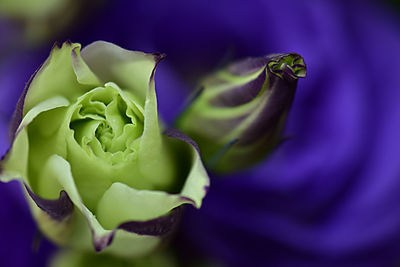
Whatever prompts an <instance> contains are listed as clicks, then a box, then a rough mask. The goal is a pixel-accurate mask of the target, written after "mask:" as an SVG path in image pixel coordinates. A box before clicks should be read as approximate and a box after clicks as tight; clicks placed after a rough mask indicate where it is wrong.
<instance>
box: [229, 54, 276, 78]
mask: <svg viewBox="0 0 400 267" xmlns="http://www.w3.org/2000/svg"><path fill="white" fill-rule="evenodd" d="M268 61H270V60H269V59H268V58H267V57H257V58H246V59H243V60H240V61H238V62H236V63H233V64H231V65H229V67H228V71H229V72H230V73H232V74H233V75H240V76H246V75H249V74H251V73H254V72H256V71H258V70H259V69H260V68H262V67H263V66H265V65H266V64H267V63H268Z"/></svg>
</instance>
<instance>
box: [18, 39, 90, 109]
mask: <svg viewBox="0 0 400 267" xmlns="http://www.w3.org/2000/svg"><path fill="white" fill-rule="evenodd" d="M79 47H80V44H72V43H70V42H65V43H64V44H63V45H62V46H61V47H59V46H58V45H57V44H56V45H54V47H53V50H52V51H51V53H50V56H49V57H48V58H47V60H46V61H45V63H44V64H43V65H42V66H41V67H40V69H39V70H38V72H37V73H36V75H35V77H34V78H33V80H32V82H31V83H30V86H29V88H28V90H27V92H26V96H25V98H24V100H22V101H23V102H24V107H23V115H25V114H26V113H27V112H28V111H29V110H30V109H32V108H33V107H34V106H36V105H37V104H38V103H40V102H43V101H44V100H46V99H49V98H52V97H54V96H63V97H65V98H67V99H68V100H70V101H72V100H74V99H76V98H77V97H78V96H79V95H82V94H83V93H85V92H86V91H87V90H89V89H90V88H92V87H91V86H88V85H84V84H80V83H79V82H78V80H77V77H76V74H75V72H74V69H73V67H72V59H71V54H72V50H74V49H79Z"/></svg>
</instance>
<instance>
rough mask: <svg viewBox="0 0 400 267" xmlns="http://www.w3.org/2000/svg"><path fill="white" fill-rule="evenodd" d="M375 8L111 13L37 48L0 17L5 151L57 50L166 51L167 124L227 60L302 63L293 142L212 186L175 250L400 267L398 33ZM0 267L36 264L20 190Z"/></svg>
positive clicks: (0, 222) (284, 4)
mask: <svg viewBox="0 0 400 267" xmlns="http://www.w3.org/2000/svg"><path fill="white" fill-rule="evenodd" d="M396 12H398V11H396V10H395V9H394V8H393V6H390V5H389V4H384V3H383V2H382V1H376V2H373V1H356V0H347V1H337V0H325V1H317V0H305V1H298V0H281V1H262V0H259V1H258V0H254V1H232V0H229V1H228V0H216V1H210V0H208V1H196V2H195V1H184V0H179V1H161V0H160V1H156V0H148V1H122V0H119V1H112V3H111V2H110V3H109V4H107V5H105V6H104V7H103V9H99V10H98V11H97V12H95V13H94V14H92V15H91V16H90V17H87V18H86V19H85V20H84V21H83V22H82V24H80V25H74V27H71V28H70V29H69V30H67V31H65V32H62V33H60V35H59V36H57V38H53V39H54V40H53V39H51V40H50V39H49V40H46V41H45V42H44V43H43V44H42V45H40V46H35V47H33V46H29V45H26V44H23V43H22V42H21V41H18V39H17V38H18V36H19V32H18V29H17V27H15V26H14V25H12V24H10V22H9V21H5V20H4V19H1V18H0V48H1V50H0V51H1V52H0V129H1V131H0V149H1V151H2V152H3V151H5V150H6V149H7V147H8V144H7V141H6V140H7V138H6V137H7V133H6V128H7V126H6V125H7V122H8V120H9V119H10V116H11V114H12V110H13V107H14V105H15V103H16V101H17V99H18V96H19V94H20V92H21V91H22V89H23V87H24V84H25V82H26V81H27V80H28V79H29V76H30V75H31V74H32V73H33V71H34V70H35V68H37V67H38V66H39V64H40V63H41V62H42V61H44V59H45V58H46V56H47V55H48V52H49V51H50V47H51V45H52V43H53V42H54V41H55V40H56V39H57V40H59V41H63V40H66V39H71V40H72V41H74V42H80V43H82V44H83V45H86V44H89V43H90V42H92V41H95V40H106V41H111V42H114V43H116V44H118V45H120V46H122V47H124V48H128V49H133V50H143V51H147V52H154V51H158V52H163V53H166V54H167V58H166V59H165V60H164V62H162V63H161V64H160V66H159V68H158V70H157V76H156V86H157V93H158V97H159V108H160V111H161V113H162V116H163V117H164V118H165V120H166V121H167V122H169V123H171V122H172V120H173V118H174V117H175V116H176V115H177V114H178V113H179V111H180V109H179V108H177V107H181V106H182V103H183V101H184V99H185V97H186V96H187V94H188V93H189V92H190V90H192V89H194V88H195V87H196V85H197V84H198V82H199V80H200V79H201V77H203V75H205V74H207V73H208V72H210V71H213V70H214V69H216V68H217V67H218V66H220V65H223V64H224V63H226V62H229V61H230V60H233V59H237V58H241V57H246V56H262V55H265V54H269V53H275V52H297V53H299V54H301V55H302V56H303V57H304V58H305V61H306V63H307V65H308V77H307V78H306V79H303V80H300V82H299V87H298V91H297V95H296V98H295V101H294V104H293V108H292V110H291V113H290V116H289V118H288V123H287V127H286V135H287V136H291V137H292V138H291V139H290V141H288V142H286V143H285V144H284V145H282V146H281V147H280V148H278V149H277V150H276V151H275V152H274V153H273V154H272V155H271V156H270V157H269V158H268V159H266V160H265V161H263V162H262V163H260V164H259V165H257V166H255V167H254V168H252V169H250V170H248V171H244V172H242V173H238V174H235V175H232V176H229V177H224V178H222V179H220V178H217V177H216V176H213V177H212V184H211V189H210V191H209V195H208V196H207V197H206V199H205V202H204V206H203V208H202V209H201V210H200V211H195V210H194V209H188V211H187V213H186V215H185V217H184V219H183V221H182V224H181V226H182V229H181V231H180V232H179V236H178V238H177V240H176V242H175V245H177V247H178V248H179V253H180V257H181V258H182V259H184V260H185V263H186V264H188V265H191V261H192V260H193V259H194V258H196V257H201V258H207V259H209V260H213V261H216V262H220V263H222V264H225V265H227V266H299V265H300V266H392V265H393V264H395V263H400V207H399V206H400V205H399V203H400V164H399V161H400V139H399V136H400V123H399V121H400V105H399V103H400V68H399V66H398V63H399V62H400V53H399V51H400V27H399V26H400V24H399V16H398V14H399V13H396ZM0 214H1V215H0V226H1V227H2V230H1V235H0V266H43V264H44V262H45V261H46V260H47V259H48V257H49V255H51V253H52V251H54V248H52V246H51V245H50V244H49V243H48V242H47V241H44V243H42V246H41V247H40V249H39V252H38V253H32V250H31V244H32V239H33V236H34V233H35V226H34V223H33V221H32V219H31V217H30V215H29V211H28V209H27V205H26V204H25V202H24V200H23V198H22V196H21V193H20V190H19V187H18V185H17V184H16V183H11V184H7V185H5V184H0Z"/></svg>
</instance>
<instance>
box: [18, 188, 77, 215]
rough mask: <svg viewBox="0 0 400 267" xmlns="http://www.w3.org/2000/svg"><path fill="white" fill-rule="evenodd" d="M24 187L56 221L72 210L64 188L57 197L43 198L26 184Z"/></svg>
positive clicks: (71, 204)
mask: <svg viewBox="0 0 400 267" xmlns="http://www.w3.org/2000/svg"><path fill="white" fill-rule="evenodd" d="M25 188H26V190H27V191H28V194H29V196H30V197H31V198H32V200H33V201H34V202H35V203H36V205H37V206H38V207H39V208H40V209H42V210H43V211H44V212H46V213H47V214H48V215H49V216H50V217H51V218H52V219H54V220H56V221H62V220H64V219H65V218H66V217H68V216H69V215H71V214H72V212H73V211H74V204H73V203H72V201H71V199H70V198H69V196H68V194H67V192H65V191H64V190H62V191H61V192H60V197H59V198H58V199H44V198H41V197H39V196H38V195H36V194H35V193H34V192H33V191H32V190H31V189H30V188H29V187H28V186H27V185H26V184H25Z"/></svg>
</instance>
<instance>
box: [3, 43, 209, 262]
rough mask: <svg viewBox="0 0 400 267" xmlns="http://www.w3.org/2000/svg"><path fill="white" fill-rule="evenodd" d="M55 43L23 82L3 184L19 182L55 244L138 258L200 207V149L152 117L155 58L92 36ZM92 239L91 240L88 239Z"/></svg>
mask: <svg viewBox="0 0 400 267" xmlns="http://www.w3.org/2000/svg"><path fill="white" fill-rule="evenodd" d="M80 48H81V46H80V44H72V43H70V42H66V43H64V44H63V45H62V46H59V45H55V46H54V48H53V50H52V51H51V54H50V56H49V58H48V59H47V60H46V61H45V62H44V63H43V65H42V66H41V67H40V68H39V69H38V70H37V71H36V73H35V74H34V75H33V76H32V77H31V79H30V81H29V82H28V84H27V86H26V88H25V90H24V92H23V93H22V96H21V98H20V100H19V102H18V104H17V108H16V110H15V113H14V117H13V121H12V125H11V139H12V145H11V147H10V150H9V151H8V153H7V154H6V155H5V156H4V158H3V160H2V162H1V180H2V181H9V180H12V179H18V180H20V181H21V182H22V183H23V184H24V186H25V188H26V191H27V194H28V195H29V197H28V199H29V200H30V207H31V209H32V212H33V215H34V217H35V219H36V220H37V222H38V223H39V227H40V229H41V231H42V232H43V233H44V234H45V235H46V236H47V237H49V238H50V239H51V240H53V241H55V242H56V243H58V244H61V245H69V246H74V247H78V248H86V249H89V248H93V246H94V248H95V250H97V251H102V250H104V249H106V251H109V252H114V253H116V254H119V255H129V256H135V255H142V254H144V253H146V252H148V251H149V250H151V249H152V248H154V247H155V246H157V245H158V244H159V243H160V241H161V239H162V238H161V237H164V236H166V235H168V234H169V233H170V232H171V231H172V230H173V228H174V226H175V224H176V222H177V220H178V218H179V215H180V213H181V210H182V206H183V205H184V204H191V205H193V206H195V207H197V208H199V207H200V205H201V202H202V199H203V197H204V196H205V194H206V191H207V188H208V185H209V180H208V176H207V173H206V171H205V169H204V168H203V165H202V163H201V160H200V156H199V152H198V149H197V147H196V145H195V143H194V142H193V141H191V140H190V139H189V138H188V137H186V136H185V135H184V134H182V133H180V132H178V131H175V130H172V129H168V130H165V132H164V133H163V132H162V130H161V129H160V128H161V127H162V126H161V125H160V123H159V120H158V114H157V101H156V92H155V84H154V75H155V69H156V67H157V65H158V63H159V62H160V60H161V59H162V58H163V55H160V54H146V53H142V52H135V51H128V50H124V49H122V48H120V47H118V46H116V45H113V44H111V43H107V42H95V43H93V44H91V45H89V46H87V47H85V48H84V49H83V50H82V52H81V51H80ZM90 241H92V243H93V245H91V244H90V243H91V242H90Z"/></svg>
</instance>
